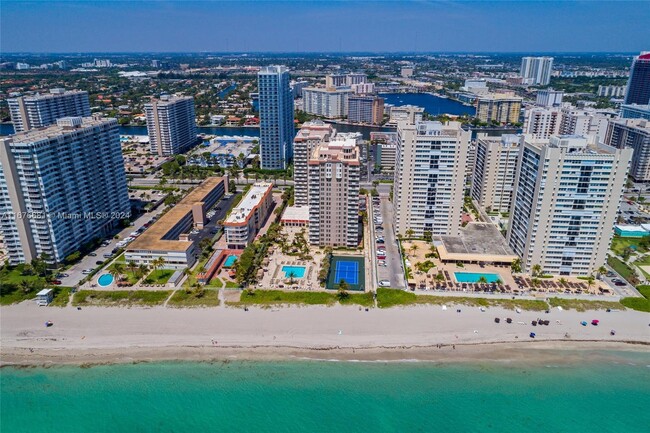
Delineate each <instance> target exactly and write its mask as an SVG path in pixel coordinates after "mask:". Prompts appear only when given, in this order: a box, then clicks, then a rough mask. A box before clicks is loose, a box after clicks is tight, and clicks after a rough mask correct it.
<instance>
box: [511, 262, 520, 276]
mask: <svg viewBox="0 0 650 433" xmlns="http://www.w3.org/2000/svg"><path fill="white" fill-rule="evenodd" d="M510 270H511V271H512V273H513V274H518V273H519V272H521V259H519V258H517V259H514V260H513V261H512V263H511V264H510Z"/></svg>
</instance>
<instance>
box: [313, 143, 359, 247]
mask: <svg viewBox="0 0 650 433" xmlns="http://www.w3.org/2000/svg"><path fill="white" fill-rule="evenodd" d="M308 164H309V242H310V243H311V244H312V245H318V246H334V247H352V248H354V247H356V246H358V244H359V177H360V170H361V162H360V160H359V146H358V145H357V140H356V139H355V138H343V139H334V140H331V141H329V142H323V143H321V144H320V145H318V146H316V148H315V149H314V150H313V153H312V155H311V157H310V158H309V162H308Z"/></svg>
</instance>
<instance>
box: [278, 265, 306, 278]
mask: <svg viewBox="0 0 650 433" xmlns="http://www.w3.org/2000/svg"><path fill="white" fill-rule="evenodd" d="M282 272H284V277H285V278H291V273H292V272H293V278H302V277H304V276H305V267H304V266H282Z"/></svg>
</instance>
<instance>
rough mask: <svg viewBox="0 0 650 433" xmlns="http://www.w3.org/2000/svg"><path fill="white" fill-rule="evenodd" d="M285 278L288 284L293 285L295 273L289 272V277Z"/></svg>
mask: <svg viewBox="0 0 650 433" xmlns="http://www.w3.org/2000/svg"><path fill="white" fill-rule="evenodd" d="M287 276H288V277H289V284H293V283H294V278H295V277H296V273H295V272H294V271H291V272H289V275H287Z"/></svg>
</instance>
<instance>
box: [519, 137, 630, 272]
mask: <svg viewBox="0 0 650 433" xmlns="http://www.w3.org/2000/svg"><path fill="white" fill-rule="evenodd" d="M520 152H521V153H520V156H519V159H518V163H517V174H516V178H515V192H514V198H513V203H512V212H511V214H510V215H511V220H510V228H509V230H508V236H507V238H508V244H509V245H510V247H511V248H512V250H513V251H514V252H515V253H516V254H517V255H518V256H519V257H521V261H522V270H523V271H525V272H531V271H532V269H533V267H534V266H535V265H540V266H541V269H542V272H543V273H545V274H553V275H588V274H590V273H592V272H595V270H596V269H598V268H599V267H600V266H602V265H604V264H605V261H606V259H607V250H608V249H609V245H610V242H611V240H612V234H613V230H612V228H613V227H614V224H615V222H616V213H617V211H618V208H619V204H620V201H621V197H622V196H623V189H624V186H625V182H626V180H627V172H628V167H629V163H630V158H631V157H632V149H628V148H626V149H615V148H613V147H610V146H606V145H604V144H597V143H596V144H590V143H589V142H588V140H587V138H585V137H582V136H575V135H572V136H554V137H551V138H550V140H544V141H538V142H534V141H531V142H528V141H525V142H524V143H522V145H521V151H520Z"/></svg>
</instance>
